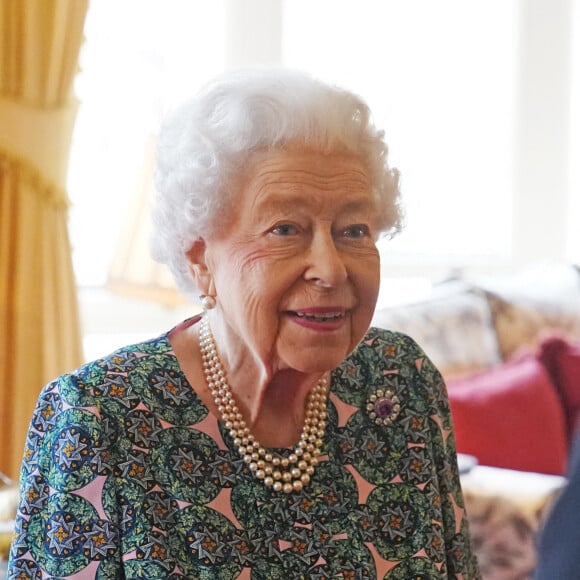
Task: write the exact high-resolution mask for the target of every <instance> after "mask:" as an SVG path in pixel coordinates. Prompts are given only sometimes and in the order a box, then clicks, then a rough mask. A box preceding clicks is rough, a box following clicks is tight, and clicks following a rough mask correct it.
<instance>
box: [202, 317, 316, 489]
mask: <svg viewBox="0 0 580 580" xmlns="http://www.w3.org/2000/svg"><path fill="white" fill-rule="evenodd" d="M199 345H200V349H201V356H202V360H203V372H204V374H205V380H206V382H207V386H208V388H209V390H210V392H211V394H212V397H213V400H214V403H215V405H216V407H217V409H218V411H219V413H220V415H221V420H222V422H223V424H224V426H225V428H226V429H227V430H228V431H229V433H230V435H231V437H232V439H233V441H234V445H235V446H236V447H237V449H238V451H239V453H240V455H241V456H242V457H243V459H244V461H245V462H246V463H247V464H248V467H249V469H250V471H251V472H252V473H253V474H254V475H255V477H256V478H257V479H259V480H260V481H262V482H263V483H264V485H266V486H267V487H270V488H272V489H273V490H274V491H283V492H285V493H291V492H292V491H300V490H301V489H302V488H303V487H304V486H305V485H307V484H308V483H309V482H310V476H311V475H312V474H313V473H314V468H315V467H316V465H317V464H318V456H319V455H320V450H321V448H322V440H323V438H324V430H325V427H326V403H327V399H328V381H327V380H326V378H324V377H322V378H321V379H320V381H318V383H317V384H316V386H315V387H314V388H313V389H312V391H311V392H310V394H309V395H308V402H307V406H306V417H305V420H304V426H303V427H302V433H301V435H300V440H299V441H298V443H297V445H296V447H295V448H294V450H293V452H292V453H291V454H290V455H289V456H288V457H282V456H278V455H276V454H274V453H272V452H270V451H268V450H266V449H265V448H264V447H263V446H262V445H260V443H259V441H257V440H256V438H255V437H254V435H252V433H250V429H249V428H248V426H247V425H246V422H245V421H244V418H243V416H242V414H241V413H240V411H239V409H238V406H237V404H236V401H235V399H234V396H233V394H232V390H231V388H230V386H229V384H228V381H227V377H226V374H225V371H224V368H223V365H222V362H221V360H220V357H219V355H218V352H217V348H216V344H215V339H214V337H213V334H212V331H211V328H210V326H209V322H208V320H207V316H204V317H203V318H202V320H201V327H200V334H199Z"/></svg>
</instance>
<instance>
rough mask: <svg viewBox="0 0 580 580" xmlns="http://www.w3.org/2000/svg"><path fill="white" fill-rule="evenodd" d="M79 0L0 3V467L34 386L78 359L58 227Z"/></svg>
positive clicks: (82, 3)
mask: <svg viewBox="0 0 580 580" xmlns="http://www.w3.org/2000/svg"><path fill="white" fill-rule="evenodd" d="M87 7H88V0H0V35H1V36H0V381H1V382H0V471H3V472H4V473H7V474H8V475H9V476H11V477H13V478H14V477H17V475H18V469H19V465H20V461H21V458H22V451H23V447H24V438H25V436H26V431H27V428H28V423H29V420H30V415H31V413H32V410H33V407H34V403H35V401H36V399H37V397H38V393H39V390H40V388H41V387H42V385H43V384H44V383H46V382H47V381H48V380H50V379H52V378H54V377H56V376H57V375H58V374H61V373H62V372H65V371H67V370H71V369H72V368H74V367H75V366H78V364H79V363H81V362H82V351H81V335H80V324H79V313H78V302H77V294H76V287H75V282H74V275H73V270H72V261H71V252H70V244H69V239H68V230H67V212H68V200H67V195H66V187H65V184H66V173H67V165H68V157H69V148H70V142H71V135H72V130H73V125H74V120H75V116H76V110H77V101H76V99H75V98H74V96H73V90H72V87H73V80H74V77H75V74H76V72H77V68H78V54H79V50H80V46H81V44H82V39H83V27H84V21H85V16H86V12H87Z"/></svg>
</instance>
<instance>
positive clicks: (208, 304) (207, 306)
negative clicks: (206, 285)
mask: <svg viewBox="0 0 580 580" xmlns="http://www.w3.org/2000/svg"><path fill="white" fill-rule="evenodd" d="M200 298H201V307H202V308H203V309H204V310H206V311H207V310H212V309H213V308H215V304H216V302H215V298H214V297H213V296H207V295H205V294H202V295H201V296H200Z"/></svg>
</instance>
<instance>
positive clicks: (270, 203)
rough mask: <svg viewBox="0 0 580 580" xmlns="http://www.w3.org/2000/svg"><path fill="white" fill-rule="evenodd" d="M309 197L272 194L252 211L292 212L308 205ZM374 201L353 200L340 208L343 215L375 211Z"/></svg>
mask: <svg viewBox="0 0 580 580" xmlns="http://www.w3.org/2000/svg"><path fill="white" fill-rule="evenodd" d="M309 197H310V196H308V195H306V194H304V193H297V194H296V195H290V196H288V195H286V194H276V193H274V194H272V195H270V196H269V197H268V198H267V199H265V200H260V201H258V203H257V204H256V206H255V207H254V210H256V211H259V210H264V209H269V208H275V209H276V210H279V211H294V210H296V208H297V207H304V204H301V202H303V201H306V204H305V205H308V199H309ZM374 206H375V204H374V199H372V198H371V199H353V200H352V201H348V202H347V203H346V204H345V205H344V206H342V211H344V212H345V213H354V212H357V211H374V209H375V207H374Z"/></svg>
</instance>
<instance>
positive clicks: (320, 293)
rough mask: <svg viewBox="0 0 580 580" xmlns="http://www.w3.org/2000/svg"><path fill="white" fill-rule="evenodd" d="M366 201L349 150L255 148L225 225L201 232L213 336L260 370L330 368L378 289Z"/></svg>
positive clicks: (355, 336)
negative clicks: (213, 307)
mask: <svg viewBox="0 0 580 580" xmlns="http://www.w3.org/2000/svg"><path fill="white" fill-rule="evenodd" d="M375 214H376V212H375V204H374V201H373V195H372V192H371V187H370V180H369V177H368V175H367V171H366V170H365V168H364V166H363V165H362V163H361V162H360V161H359V160H358V158H356V157H355V156H353V155H350V154H329V155H325V154H322V153H317V152H314V151H310V150H304V149H298V148H296V149H290V150H285V151H282V150H279V151H274V152H267V153H262V154H260V156H259V157H257V158H256V160H255V162H254V163H253V164H252V166H251V167H250V168H249V170H248V171H247V173H246V176H245V179H244V180H243V182H242V184H241V187H240V191H239V193H238V195H237V197H234V204H233V207H232V210H231V215H230V216H229V219H228V222H227V226H226V227H225V228H224V229H223V231H221V232H220V233H219V235H216V236H214V237H211V238H209V239H206V240H204V242H205V253H204V260H205V264H206V266H207V268H208V274H209V276H210V278H211V280H212V282H213V285H214V287H215V294H216V300H217V312H216V314H218V316H219V317H220V318H221V320H220V321H219V322H217V321H216V325H215V333H216V339H217V340H218V343H219V344H220V347H221V348H222V349H225V353H226V355H228V358H229V359H232V357H233V360H236V359H239V358H240V355H241V356H242V357H246V356H247V355H248V354H251V355H252V356H253V357H254V358H256V357H257V358H258V359H259V360H260V361H261V364H263V365H264V366H265V367H266V372H267V373H274V372H276V371H279V370H282V369H295V370H298V371H301V372H307V373H312V372H320V371H326V370H330V369H332V368H334V367H336V366H337V365H338V364H340V363H341V362H342V360H343V359H344V358H345V357H346V356H347V355H348V354H349V353H350V352H351V351H352V350H353V349H354V348H355V347H356V346H357V344H358V343H359V341H360V340H361V339H362V337H363V336H364V333H365V332H366V330H367V329H368V327H369V324H370V321H371V318H372V315H373V312H374V308H375V303H376V299H377V294H378V289H379V270H380V262H379V254H378V251H377V248H376V246H375V236H376V231H375V226H374V216H375Z"/></svg>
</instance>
